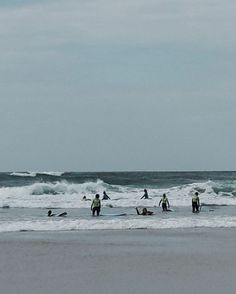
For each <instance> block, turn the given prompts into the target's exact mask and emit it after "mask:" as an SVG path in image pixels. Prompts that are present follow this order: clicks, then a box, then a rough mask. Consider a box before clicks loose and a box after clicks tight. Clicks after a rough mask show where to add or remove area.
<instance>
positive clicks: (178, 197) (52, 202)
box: [0, 180, 236, 208]
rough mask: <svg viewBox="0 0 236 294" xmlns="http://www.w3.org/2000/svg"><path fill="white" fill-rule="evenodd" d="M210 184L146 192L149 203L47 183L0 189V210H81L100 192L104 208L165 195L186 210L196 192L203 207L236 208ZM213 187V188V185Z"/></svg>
mask: <svg viewBox="0 0 236 294" xmlns="http://www.w3.org/2000/svg"><path fill="white" fill-rule="evenodd" d="M213 184H214V183H212V182H210V181H208V182H204V183H193V184H190V185H183V186H176V187H172V188H169V189H156V188H155V189H149V190H148V193H149V196H150V197H151V199H140V198H141V196H142V195H143V189H140V188H134V187H128V186H119V185H108V184H106V183H104V182H103V181H102V180H97V181H96V182H85V183H82V184H73V183H68V182H66V181H58V182H51V183H35V184H33V185H29V186H23V187H2V188H0V206H3V205H9V206H10V207H28V208H30V207H42V208H43V207H57V208H60V207H61V208H82V207H89V205H90V201H81V199H82V197H83V196H84V195H86V196H87V198H90V199H92V198H94V195H95V194H96V193H99V194H100V195H102V192H103V191H104V190H106V191H107V194H108V195H109V196H110V198H111V200H107V201H103V202H102V203H103V205H104V206H108V205H112V206H113V207H135V206H141V205H142V206H149V207H151V206H158V204H159V201H160V198H161V195H162V194H163V193H166V194H167V196H168V198H169V202H170V204H171V206H190V205H191V197H192V195H193V193H194V192H195V191H197V190H201V191H202V193H200V201H201V202H202V203H205V204H217V205H223V204H224V205H236V197H234V196H233V195H232V194H231V193H228V194H226V193H224V194H222V193H218V194H216V193H215V192H214V190H213ZM214 185H215V184H214Z"/></svg>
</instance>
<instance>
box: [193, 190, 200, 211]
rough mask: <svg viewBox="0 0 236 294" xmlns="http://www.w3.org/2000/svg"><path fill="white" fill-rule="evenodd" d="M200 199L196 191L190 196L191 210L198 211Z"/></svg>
mask: <svg viewBox="0 0 236 294" xmlns="http://www.w3.org/2000/svg"><path fill="white" fill-rule="evenodd" d="M199 206H200V200H199V196H198V192H196V193H195V194H194V195H193V197H192V212H193V213H195V212H199Z"/></svg>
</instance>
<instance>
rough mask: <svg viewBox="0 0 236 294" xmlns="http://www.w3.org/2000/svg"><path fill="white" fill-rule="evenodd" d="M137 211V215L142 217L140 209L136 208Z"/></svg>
mask: <svg viewBox="0 0 236 294" xmlns="http://www.w3.org/2000/svg"><path fill="white" fill-rule="evenodd" d="M136 211H137V214H138V215H140V212H139V210H138V208H137V207H136Z"/></svg>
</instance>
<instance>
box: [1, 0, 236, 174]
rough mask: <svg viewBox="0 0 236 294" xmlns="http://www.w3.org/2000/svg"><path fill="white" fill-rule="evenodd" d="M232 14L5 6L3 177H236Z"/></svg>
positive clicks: (205, 2)
mask: <svg viewBox="0 0 236 294" xmlns="http://www.w3.org/2000/svg"><path fill="white" fill-rule="evenodd" d="M235 15H236V2H235V1H232V0H226V1H222V0H221V1H220V0H119V1H115V0H55V1H53V0H18V1H17V0H0V38H1V42H0V136H1V137H0V138H1V140H0V143H1V144H0V170H1V171H25V170H34V171H39V170H41V171H46V170H60V171H118V170H130V171H132V170H157V171H167V170H236V161H235V159H236V135H235V127H236V123H235V122H236V97H235V96H236V95H235V93H236V50H235V48H236V34H235V27H236V17H235Z"/></svg>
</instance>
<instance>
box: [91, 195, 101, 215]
mask: <svg viewBox="0 0 236 294" xmlns="http://www.w3.org/2000/svg"><path fill="white" fill-rule="evenodd" d="M99 197H100V196H99V194H96V196H95V198H94V199H93V202H92V204H91V210H92V212H93V216H94V215H95V212H96V213H97V216H99V214H100V210H101V200H100V199H99Z"/></svg>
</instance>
